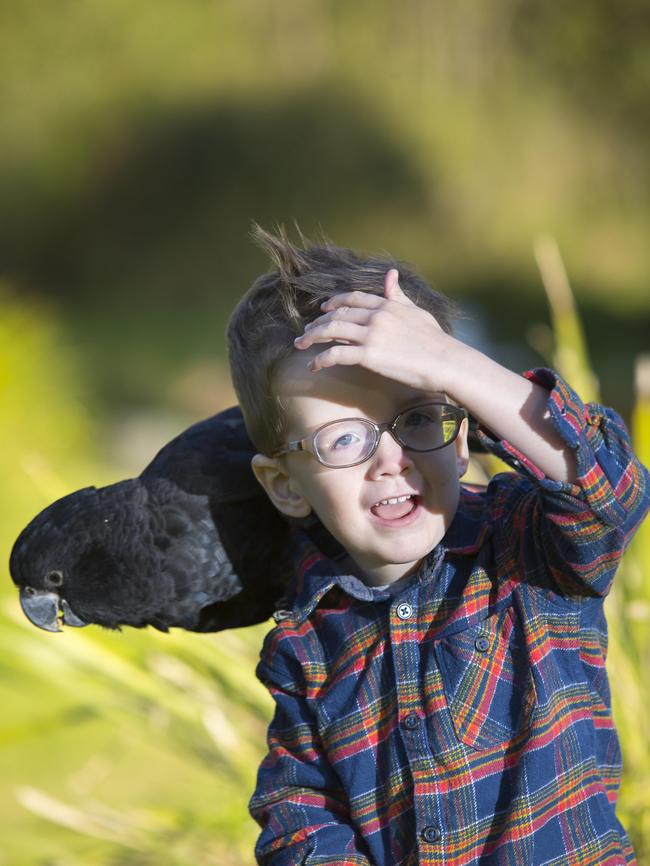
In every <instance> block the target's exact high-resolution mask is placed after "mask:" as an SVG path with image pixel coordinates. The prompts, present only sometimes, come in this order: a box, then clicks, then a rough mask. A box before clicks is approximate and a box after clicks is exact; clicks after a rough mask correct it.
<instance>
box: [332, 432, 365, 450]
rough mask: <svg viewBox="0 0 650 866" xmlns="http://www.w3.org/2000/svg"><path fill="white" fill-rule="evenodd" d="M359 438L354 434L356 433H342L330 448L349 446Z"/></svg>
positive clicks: (354, 443)
mask: <svg viewBox="0 0 650 866" xmlns="http://www.w3.org/2000/svg"><path fill="white" fill-rule="evenodd" d="M359 441H360V439H359V437H358V436H357V435H356V433H344V434H343V435H342V436H338V437H337V438H336V439H335V440H334V442H333V443H332V444H331V445H330V448H332V449H337V448H349V447H350V446H351V445H356V443H357V442H359Z"/></svg>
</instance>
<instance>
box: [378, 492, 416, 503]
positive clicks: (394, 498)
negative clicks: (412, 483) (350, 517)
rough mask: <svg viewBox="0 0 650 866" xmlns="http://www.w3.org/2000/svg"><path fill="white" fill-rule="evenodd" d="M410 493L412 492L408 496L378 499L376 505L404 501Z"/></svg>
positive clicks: (409, 496)
mask: <svg viewBox="0 0 650 866" xmlns="http://www.w3.org/2000/svg"><path fill="white" fill-rule="evenodd" d="M411 495H412V494H409V495H408V496H395V497H393V498H392V499H380V500H379V502H377V503H376V504H377V505H396V504H397V503H398V502H406V500H407V499H410V498H411Z"/></svg>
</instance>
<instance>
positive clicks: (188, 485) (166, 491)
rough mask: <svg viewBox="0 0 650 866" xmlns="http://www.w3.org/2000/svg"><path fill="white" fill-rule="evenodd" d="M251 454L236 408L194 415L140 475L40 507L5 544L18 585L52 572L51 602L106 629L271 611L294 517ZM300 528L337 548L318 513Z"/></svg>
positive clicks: (225, 620) (217, 621) (213, 625)
mask: <svg viewBox="0 0 650 866" xmlns="http://www.w3.org/2000/svg"><path fill="white" fill-rule="evenodd" d="M254 453H255V452H254V448H253V445H252V444H251V442H250V440H249V439H248V436H247V434H246V430H245V427H244V423H243V419H242V416H241V412H240V411H239V409H238V408H237V407H234V408H231V409H226V410H225V411H224V412H220V413H219V414H218V415H215V416H213V417H212V418H208V419H206V420H205V421H201V422H199V423H197V424H194V425H193V426H191V427H190V428H188V429H187V430H185V431H184V432H183V433H181V434H180V435H179V436H177V437H176V438H175V439H173V440H172V441H171V442H169V443H168V444H167V445H165V446H164V447H163V448H162V449H161V451H160V452H159V453H158V454H157V455H156V457H155V458H154V459H153V460H152V461H151V463H150V464H149V465H148V466H147V467H146V468H145V469H144V471H143V472H142V473H141V474H140V476H139V477H138V478H134V479H128V480H126V481H121V482H118V483H117V484H112V485H109V486H107V487H103V488H94V487H87V488H84V489H82V490H78V491H76V492H75V493H71V494H69V495H68V496H65V497H63V498H62V499H59V500H58V501H56V502H54V503H53V504H52V505H50V506H48V507H47V508H45V509H44V510H43V511H42V512H41V513H40V514H38V515H37V516H36V517H35V518H34V519H33V520H32V521H31V522H30V523H29V525H28V526H27V527H26V528H25V529H24V530H23V531H22V532H21V534H20V535H19V537H18V539H17V540H16V542H15V544H14V547H13V550H12V552H11V558H10V571H11V576H12V579H13V580H14V583H15V584H16V585H17V586H18V587H19V588H21V589H22V590H23V591H25V590H26V588H29V589H28V590H27V591H28V592H29V593H34V592H35V593H37V594H38V593H44V592H46V591H52V587H51V586H50V585H49V584H47V582H46V580H45V578H46V576H47V575H48V574H50V573H51V572H52V571H60V572H62V574H63V581H62V584H61V586H60V587H57V588H56V593H57V595H58V598H59V601H60V602H63V600H65V602H67V605H68V606H69V609H70V610H71V611H72V614H73V615H74V617H76V618H78V619H79V620H80V621H83V622H85V623H96V624H99V625H102V626H105V627H107V628H119V627H121V626H125V625H128V626H135V627H142V626H146V625H152V626H154V627H155V628H158V629H160V630H163V631H166V630H168V629H169V628H171V627H179V628H184V629H188V630H191V631H202V632H208V631H220V630H222V629H226V628H237V627H239V626H245V625H251V624H253V623H257V622H262V621H264V620H266V619H268V618H269V616H271V614H272V613H273V611H274V609H275V608H276V607H277V605H278V603H279V600H280V598H281V597H282V595H283V594H284V592H285V590H286V586H287V584H288V582H289V580H290V578H291V575H292V566H291V561H290V558H289V549H288V536H289V530H290V527H289V524H288V522H287V521H285V520H284V519H283V518H282V516H281V515H280V514H279V512H277V511H276V510H275V508H274V507H273V506H272V504H271V502H270V501H269V499H268V498H267V496H266V494H265V493H264V491H263V489H262V488H261V487H260V485H259V484H258V483H257V481H256V479H255V477H254V475H253V473H252V470H251V467H250V461H251V458H252V456H253V454H254ZM307 529H308V531H309V532H310V533H312V534H313V536H314V539H315V540H316V542H317V544H318V545H319V546H320V547H322V548H323V549H325V550H326V552H328V553H329V554H330V555H338V554H339V553H340V552H341V549H340V547H339V546H338V545H337V543H336V542H335V541H334V540H333V539H332V538H331V536H329V534H328V533H327V532H326V530H325V529H324V528H323V527H322V526H321V524H320V523H319V522H318V520H317V519H316V518H312V519H311V520H310V521H307ZM27 604H28V603H27ZM26 612H27V611H26ZM28 615H29V614H28ZM64 619H65V617H64ZM70 619H73V617H70ZM72 624H79V623H75V622H73V623H72Z"/></svg>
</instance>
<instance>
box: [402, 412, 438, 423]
mask: <svg viewBox="0 0 650 866" xmlns="http://www.w3.org/2000/svg"><path fill="white" fill-rule="evenodd" d="M437 423H438V419H437V418H433V417H432V416H431V415H430V414H427V413H425V412H409V414H408V415H407V416H406V417H405V418H404V426H405V427H424V426H426V425H429V424H437Z"/></svg>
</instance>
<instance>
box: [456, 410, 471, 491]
mask: <svg viewBox="0 0 650 866" xmlns="http://www.w3.org/2000/svg"><path fill="white" fill-rule="evenodd" d="M468 432H469V421H468V420H467V418H464V419H463V423H462V424H461V425H460V431H459V433H458V436H457V437H456V441H455V442H454V445H455V446H456V467H457V468H458V477H459V478H462V477H463V475H464V474H465V473H466V472H467V467H468V466H469V445H468V444H467V434H468Z"/></svg>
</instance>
